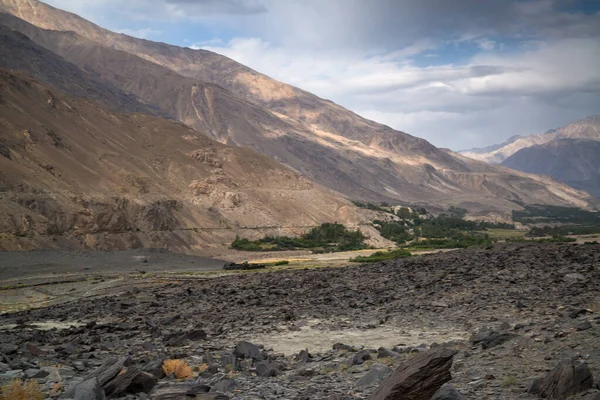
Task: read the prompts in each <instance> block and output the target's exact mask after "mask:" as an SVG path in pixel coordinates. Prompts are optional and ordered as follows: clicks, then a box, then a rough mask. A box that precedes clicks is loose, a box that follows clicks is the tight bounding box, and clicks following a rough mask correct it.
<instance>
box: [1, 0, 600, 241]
mask: <svg viewBox="0 0 600 400" xmlns="http://www.w3.org/2000/svg"><path fill="white" fill-rule="evenodd" d="M0 26H1V28H0V38H1V43H0V46H1V47H0V49H1V50H2V52H3V54H6V55H8V56H6V57H2V59H1V60H0V67H2V68H3V69H2V71H1V72H2V85H3V87H5V88H8V89H7V90H6V93H4V91H3V97H2V101H1V103H0V108H1V111H2V114H1V115H2V120H1V121H0V122H1V123H2V125H3V133H2V138H1V141H0V153H1V154H3V155H4V157H2V158H0V161H1V162H2V163H3V164H4V165H2V171H3V173H2V175H0V179H1V180H0V183H1V184H2V185H3V191H2V194H3V196H2V198H1V203H0V207H2V209H3V210H6V211H7V212H6V213H3V215H6V217H4V218H3V221H1V222H0V227H1V228H0V232H2V235H4V236H6V237H9V236H10V237H39V238H47V241H48V243H46V244H47V245H50V244H49V241H50V240H51V239H50V236H52V235H54V234H59V235H62V237H67V236H69V235H71V236H73V237H75V236H76V237H77V240H78V241H79V242H81V241H82V240H83V241H89V242H90V243H89V244H86V245H89V246H96V247H98V246H108V244H107V243H109V242H110V241H111V240H112V241H117V242H118V243H119V244H118V245H119V246H122V247H123V246H128V244H127V241H140V242H144V243H145V241H146V242H152V241H153V240H154V241H157V242H161V243H162V242H165V243H167V242H168V243H169V245H170V246H175V245H176V243H179V244H180V245H181V246H188V245H190V243H192V242H193V245H194V246H197V247H202V248H207V247H210V246H222V245H223V244H225V243H226V242H227V241H228V240H230V238H231V236H232V235H234V234H235V232H238V231H239V230H240V229H242V228H245V229H248V230H251V231H252V234H254V235H258V234H263V233H264V232H265V230H268V229H279V230H281V229H288V230H289V229H292V230H294V229H296V230H298V229H302V228H306V227H307V226H313V225H315V224H318V223H319V222H326V221H334V220H337V221H340V222H344V223H350V224H355V225H356V224H361V223H365V222H366V221H368V216H367V215H365V214H364V213H365V211H364V210H359V209H357V208H356V207H354V206H353V205H352V204H351V203H350V202H349V201H348V200H360V201H375V202H379V201H387V202H392V203H394V204H418V205H426V206H435V207H442V208H443V207H447V206H450V205H453V206H459V207H464V208H466V209H468V210H469V211H470V212H471V214H472V215H475V216H481V217H484V216H485V217H489V216H497V217H500V218H507V217H508V216H509V215H510V211H511V210H513V209H519V208H520V207H521V206H520V205H519V204H520V203H543V204H557V205H573V206H578V207H585V208H589V207H595V206H596V205H597V201H596V200H595V199H594V198H592V197H591V196H590V195H589V194H588V193H586V192H583V191H580V190H577V189H573V188H571V187H569V186H567V185H565V184H562V183H559V182H557V181H555V180H553V179H551V178H549V177H546V176H538V175H532V174H528V173H524V172H519V171H515V170H511V169H509V168H506V167H504V166H496V165H489V164H487V163H485V162H482V161H478V160H473V159H471V158H468V157H465V156H463V155H461V154H458V153H454V152H452V151H450V150H446V149H438V148H436V147H435V146H433V145H431V144H430V143H428V142H427V141H425V140H423V139H419V138H416V137H414V136H411V135H409V134H406V133H404V132H400V131H396V130H393V129H391V128H390V127H387V126H385V125H381V124H378V123H376V122H374V121H370V120H367V119H365V118H362V117H360V116H359V115H357V114H354V113H353V112H351V111H349V110H347V109H344V108H343V107H341V106H339V105H337V104H335V103H333V102H331V101H328V100H325V99H321V98H319V97H317V96H315V95H313V94H311V93H308V92H306V91H303V90H301V89H299V88H296V87H293V86H290V85H286V84H284V83H282V82H278V81H276V80H274V79H271V78H269V77H267V76H265V75H263V74H260V73H259V72H256V71H253V70H252V69H250V68H248V67H246V66H243V65H241V64H239V63H237V62H235V61H233V60H231V59H229V58H227V57H224V56H221V55H219V54H216V53H212V52H209V51H205V50H193V49H189V48H180V47H176V46H172V45H168V44H164V43H155V42H151V41H147V40H143V39H136V38H133V37H130V36H126V35H123V34H118V33H114V32H110V31H108V30H105V29H103V28H101V27H99V26H97V25H95V24H93V23H91V22H88V21H86V20H84V19H82V18H81V17H79V16H77V15H75V14H71V13H67V12H65V11H62V10H59V9H56V8H54V7H51V6H48V5H46V4H44V3H42V2H38V1H35V0H0ZM4 171H6V172H4ZM515 201H516V202H515ZM90 204H95V205H94V206H90ZM158 215H161V217H157V216H158ZM163 215H164V216H165V218H167V220H166V221H163V218H162V216H163ZM155 217H156V219H157V220H156V221H154V222H153V218H155ZM161 221H162V222H161ZM202 229H205V231H202ZM206 229H214V230H215V232H216V231H217V230H219V229H222V230H223V232H225V233H223V234H222V235H220V236H219V235H213V234H211V235H206V234H205V236H204V238H201V237H202V234H198V235H192V234H191V233H190V232H196V231H202V232H206ZM194 230H195V231H194ZM107 232H109V233H110V234H111V235H112V236H111V238H109V239H102V240H101V239H99V238H100V237H102V235H104V234H105V233H107ZM173 232H178V233H177V235H175V236H173V235H174V233H173ZM182 232H183V233H182ZM86 235H87V236H86ZM152 235H154V236H152ZM150 236H152V238H150ZM158 236H160V237H158ZM192 236H193V237H194V239H192V238H191V237H192ZM208 236H210V238H208ZM40 240H42V239H39V240H37V242H39V241H40ZM43 240H46V239H43ZM61 240H62V239H61ZM65 240H66V239H65ZM73 240H75V239H73ZM100 242H101V243H100ZM12 243H16V242H14V241H13V242H12ZM27 243H28V242H27V241H26V240H25V239H23V240H21V241H20V242H19V244H18V246H27ZM31 243H33V241H32V242H31ZM94 243H96V244H94ZM144 243H143V244H144ZM129 244H131V243H129ZM11 246H13V247H14V246H15V245H14V244H11ZM31 246H35V245H33V244H31Z"/></svg>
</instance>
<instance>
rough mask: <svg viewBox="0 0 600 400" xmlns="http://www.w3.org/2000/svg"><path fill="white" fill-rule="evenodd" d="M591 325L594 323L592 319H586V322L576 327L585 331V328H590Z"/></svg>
mask: <svg viewBox="0 0 600 400" xmlns="http://www.w3.org/2000/svg"><path fill="white" fill-rule="evenodd" d="M591 327H592V323H591V322H590V321H585V322H582V323H579V324H577V325H575V329H577V330H578V331H585V330H588V329H590V328H591Z"/></svg>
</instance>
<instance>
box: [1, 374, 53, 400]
mask: <svg viewBox="0 0 600 400" xmlns="http://www.w3.org/2000/svg"><path fill="white" fill-rule="evenodd" d="M0 390H2V394H0V400H44V399H45V398H46V396H45V395H44V392H42V389H41V388H40V385H39V384H38V383H37V381H36V380H33V379H30V380H28V381H25V382H23V381H21V380H20V379H15V380H13V381H11V382H10V383H8V384H6V385H3V386H1V387H0Z"/></svg>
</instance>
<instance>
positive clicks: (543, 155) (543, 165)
mask: <svg viewBox="0 0 600 400" xmlns="http://www.w3.org/2000/svg"><path fill="white" fill-rule="evenodd" d="M502 165H504V166H507V167H509V168H514V169H517V170H519V171H524V172H530V173H533V174H544V175H550V176H552V177H553V178H555V179H556V180H559V181H561V182H564V183H566V184H568V185H570V186H573V187H575V188H578V189H581V190H585V191H587V192H589V193H590V194H592V195H594V196H596V197H597V198H600V141H598V140H589V139H557V140H552V141H550V142H548V143H545V144H542V145H536V146H531V147H526V148H524V149H521V150H519V151H517V152H516V153H515V154H513V155H512V156H510V157H508V158H507V159H506V160H504V161H503V162H502Z"/></svg>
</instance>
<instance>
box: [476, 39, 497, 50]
mask: <svg viewBox="0 0 600 400" xmlns="http://www.w3.org/2000/svg"><path fill="white" fill-rule="evenodd" d="M476 42H477V44H478V45H479V48H480V49H481V50H487V51H489V50H494V48H495V47H496V42H495V41H494V40H490V39H486V38H481V39H477V40H476Z"/></svg>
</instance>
